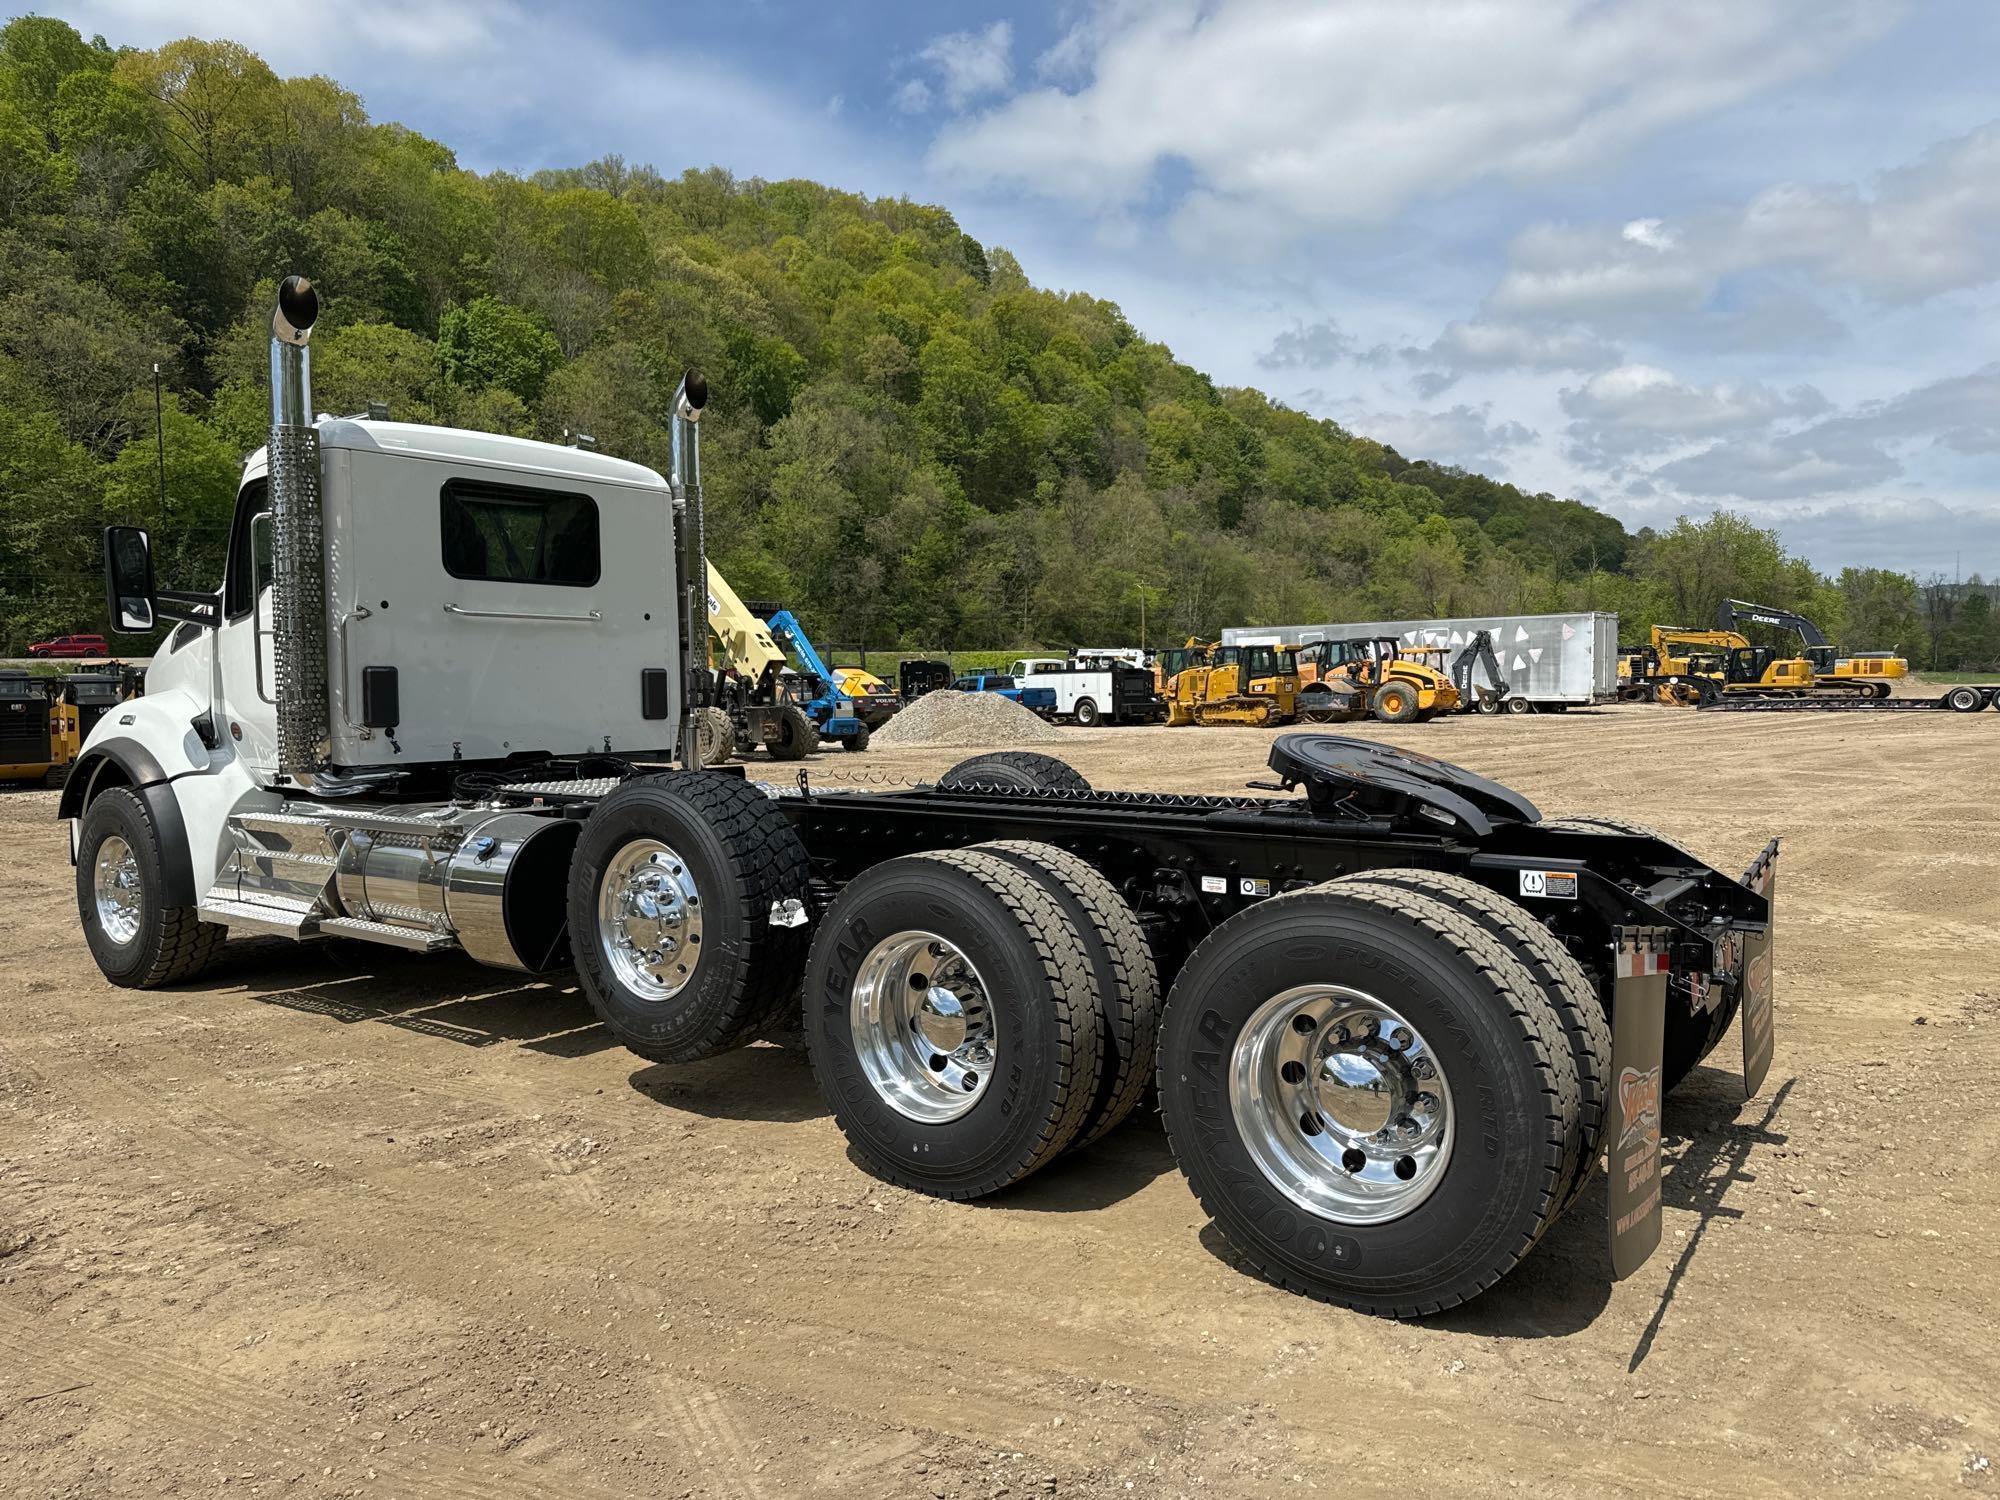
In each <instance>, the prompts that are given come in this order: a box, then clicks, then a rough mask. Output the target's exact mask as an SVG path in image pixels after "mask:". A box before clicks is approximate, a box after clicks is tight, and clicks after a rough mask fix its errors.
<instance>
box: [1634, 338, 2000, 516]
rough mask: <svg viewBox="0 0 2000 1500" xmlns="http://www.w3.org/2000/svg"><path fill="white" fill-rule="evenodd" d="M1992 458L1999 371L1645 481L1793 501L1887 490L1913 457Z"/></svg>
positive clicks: (1999, 414)
mask: <svg viewBox="0 0 2000 1500" xmlns="http://www.w3.org/2000/svg"><path fill="white" fill-rule="evenodd" d="M1923 448H1932V449H1944V450H1946V452H1948V453H1951V454H1955V455H1959V456H1962V457H1983V456H1990V455H1993V454H2000V364H1991V365H1987V366H1985V367H1984V368H1983V369H1979V370H1975V371H1973V372H1972V373H1970V374H1968V375H1958V376H1952V377H1950V378H1948V379H1944V380H1935V381H1931V382H1929V383H1928V384H1925V385H1921V386H1917V387H1915V388H1914V389H1912V390H1909V391H1905V392H1904V393H1903V394H1902V395H1900V396H1895V397H1892V398H1890V399H1888V400H1884V401H1870V402H1864V403H1863V404H1861V405H1859V406H1857V407H1855V408H1854V409H1853V410H1851V411H1847V412H1841V413H1838V414H1835V415H1833V416H1829V417H1826V418H1824V419H1823V420H1820V421H1816V422H1813V423H1810V424H1809V425H1807V426H1804V427H1800V428H1797V429H1795V430H1791V431H1781V432H1771V433H1768V434H1766V435H1763V436H1759V437H1757V438H1754V439H1750V440H1731V441H1727V442H1720V443H1716V444H1714V445H1713V446H1711V447H1708V448H1705V449H1703V450H1701V451H1700V452H1698V453H1691V454H1689V455H1687V456H1686V457H1684V458H1677V459H1675V460H1673V461H1672V462H1670V463H1667V464H1664V465H1662V466H1661V467H1660V468H1658V469H1656V470H1654V471H1653V477H1654V478H1655V479H1657V480H1661V481H1663V482H1665V483H1667V484H1671V485H1673V486H1674V487H1675V488H1676V489H1679V490H1681V491H1683V492H1684V493H1687V494H1692V495H1740V496H1743V497H1744V498H1746V499H1753V500H1797V499H1806V498H1809V497H1812V496H1817V495H1828V494H1841V493H1845V492H1849V491H1853V490H1859V489H1866V488H1868V487H1869V486H1871V485H1878V484H1882V483H1885V482H1886V481H1888V480H1891V479H1894V478H1896V477H1897V476H1898V475H1900V474H1901V473H1902V472H1903V462H1902V459H1901V457H1900V456H1899V455H1900V454H1901V453H1902V452H1904V451H1907V450H1911V449H1923Z"/></svg>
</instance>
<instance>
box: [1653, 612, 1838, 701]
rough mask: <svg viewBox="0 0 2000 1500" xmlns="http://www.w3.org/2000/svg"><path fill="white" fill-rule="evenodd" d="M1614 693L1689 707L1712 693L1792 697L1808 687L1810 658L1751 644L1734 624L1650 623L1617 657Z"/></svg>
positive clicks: (1718, 695)
mask: <svg viewBox="0 0 2000 1500" xmlns="http://www.w3.org/2000/svg"><path fill="white" fill-rule="evenodd" d="M1618 675H1619V678H1620V689H1619V696H1620V697H1623V698H1628V699H1635V700H1637V701H1640V702H1643V701H1645V700H1646V699H1647V698H1649V697H1650V698H1652V699H1653V700H1654V701H1656V702H1659V703H1662V704H1665V705H1667V706H1668V707H1679V708H1695V707H1699V706H1700V705H1702V704H1704V703H1713V702H1715V701H1716V700H1717V699H1718V698H1797V697H1802V696H1804V695H1806V694H1808V693H1810V692H1812V691H1813V682H1814V676H1813V667H1812V663H1811V662H1809V661H1807V660H1806V659H1805V658H1804V657H1802V656H1785V657H1781V656H1779V655H1778V653H1777V652H1776V651H1773V650H1772V649H1771V648H1770V647H1768V646H1753V645H1751V644H1750V642H1749V640H1748V639H1746V638H1745V637H1744V636H1742V635H1741V634H1739V633H1738V632H1736V631H1734V630H1683V629H1681V628H1679V627H1678V626H1672V625H1655V626H1654V627H1653V629H1652V633H1651V636H1650V638H1649V642H1648V644H1647V645H1646V646H1645V647H1644V648H1643V649H1641V650H1639V651H1636V652H1627V653H1622V654H1621V655H1620V656H1619V659H1618Z"/></svg>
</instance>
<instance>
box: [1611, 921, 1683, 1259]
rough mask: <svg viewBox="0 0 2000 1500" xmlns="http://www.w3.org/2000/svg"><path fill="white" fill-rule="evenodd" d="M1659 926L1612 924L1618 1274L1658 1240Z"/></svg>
mask: <svg viewBox="0 0 2000 1500" xmlns="http://www.w3.org/2000/svg"><path fill="white" fill-rule="evenodd" d="M1669 935H1670V934H1669V929H1667V928H1665V927H1614V928H1612V930H1611V938H1612V971H1611V972H1612V996H1611V1079H1612V1089H1611V1112H1610V1113H1611V1117H1610V1119H1608V1120H1607V1121H1606V1122H1605V1132H1604V1138H1605V1145H1606V1161H1605V1166H1606V1170H1607V1172H1608V1174H1609V1177H1610V1186H1609V1189H1608V1191H1607V1193H1606V1195H1605V1198H1606V1208H1607V1214H1608V1218H1609V1224H1610V1234H1611V1275H1612V1279H1613V1280H1615V1281H1623V1280H1624V1279H1625V1278H1626V1277H1627V1276H1630V1275H1631V1274H1632V1273H1633V1272H1634V1271H1636V1270H1638V1269H1639V1267H1641V1266H1643V1265H1644V1264H1645V1263H1646V1261H1647V1259H1648V1258H1649V1257H1650V1256H1651V1255H1652V1253H1653V1251H1654V1250H1655V1249H1657V1248H1658V1247H1659V1243H1660V1094H1661V1089H1660V1082H1661V1075H1660V1063H1661V1058H1662V1054H1663V1053H1664V1050H1665V1046H1666V1028H1667V942H1668V938H1669Z"/></svg>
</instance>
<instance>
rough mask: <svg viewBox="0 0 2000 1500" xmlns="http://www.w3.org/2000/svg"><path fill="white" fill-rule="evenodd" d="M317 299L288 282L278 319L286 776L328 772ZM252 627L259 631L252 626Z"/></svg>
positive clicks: (274, 433) (281, 754)
mask: <svg viewBox="0 0 2000 1500" xmlns="http://www.w3.org/2000/svg"><path fill="white" fill-rule="evenodd" d="M318 317H319V293H317V292H315V291H314V290H313V286H312V283H311V282H310V281H308V280H306V279H305V277H303V276H287V277H286V278H285V280H284V284H283V285H282V286H280V287H279V288H278V305H277V307H276V308H274V309H273V310H272V313H271V439H270V445H269V447H268V448H267V450H266V456H267V458H268V460H269V465H270V486H271V613H272V640H271V646H272V655H273V658H274V662H273V665H274V678H275V688H274V692H273V697H274V698H275V699H276V708H277V729H278V769H279V770H280V771H283V772H285V773H286V774H287V775H291V776H299V777H304V776H307V775H309V774H310V773H312V772H313V771H316V770H318V769H319V768H320V767H322V766H324V765H325V764H326V758H327V740H328V735H329V729H328V704H327V684H326V651H327V631H326V551H325V544H326V538H325V525H324V521H323V518H322V515H321V509H320V493H319V433H318V431H317V430H316V429H315V428H314V427H313V409H312V347H311V339H312V326H313V323H314V321H315V320H316V319H317V318H318ZM253 627H254V622H253Z"/></svg>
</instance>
